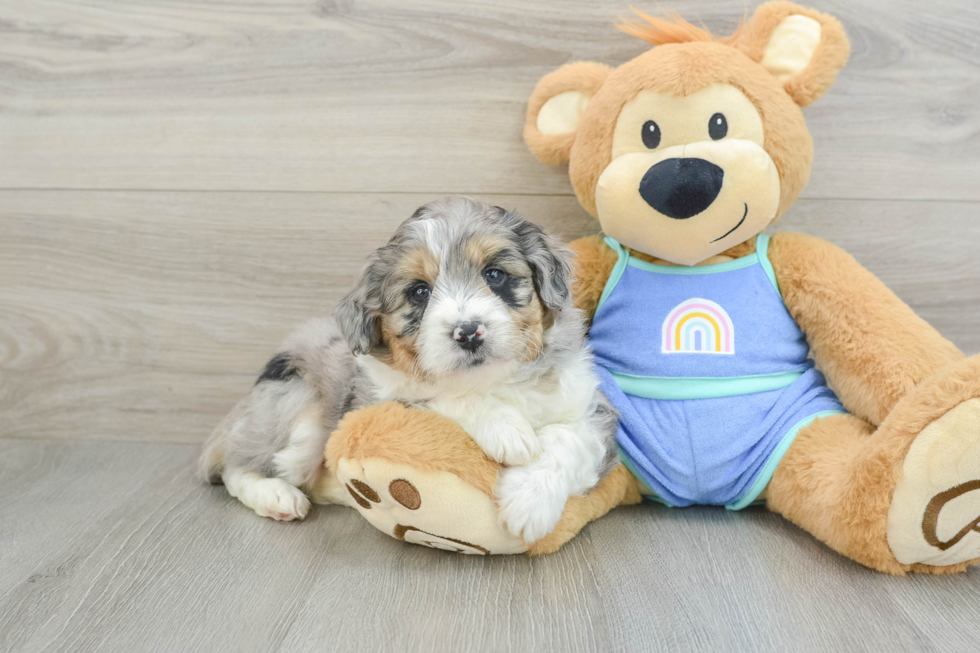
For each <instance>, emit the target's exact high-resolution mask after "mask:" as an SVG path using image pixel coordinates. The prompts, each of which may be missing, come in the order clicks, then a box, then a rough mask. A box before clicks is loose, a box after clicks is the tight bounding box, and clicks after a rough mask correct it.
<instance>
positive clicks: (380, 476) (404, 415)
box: [312, 403, 640, 555]
mask: <svg viewBox="0 0 980 653" xmlns="http://www.w3.org/2000/svg"><path fill="white" fill-rule="evenodd" d="M326 460H327V470H326V473H325V474H324V475H323V476H322V478H321V480H320V481H319V482H318V483H317V487H316V488H314V491H313V492H312V494H313V496H314V500H320V499H322V500H324V501H328V502H331V503H344V504H345V505H349V506H351V507H353V508H355V509H356V510H358V512H360V513H361V515H362V516H363V517H364V518H365V519H366V520H367V521H368V522H370V523H371V524H372V525H373V526H374V527H375V528H378V529H379V530H381V531H382V532H384V533H387V534H388V535H390V536H392V537H394V538H396V539H399V540H403V541H405V542H411V543H414V544H422V545H425V546H430V547H434V548H440V549H448V550H451V551H458V552H460V553H470V554H478V555H486V554H490V553H524V552H527V553H531V554H540V553H551V552H552V551H555V550H557V549H558V548H559V547H560V546H561V545H562V544H564V543H565V542H567V541H568V540H569V539H571V538H572V537H573V536H574V535H575V534H576V533H578V531H579V530H580V529H581V528H582V527H583V526H584V525H585V524H586V523H588V522H589V521H591V520H593V519H597V518H599V517H601V516H602V515H604V514H605V513H606V512H608V511H609V509H610V508H613V507H614V506H616V505H619V504H620V503H635V502H637V501H639V500H640V497H639V493H638V492H637V489H636V481H635V479H634V478H633V476H632V475H630V474H629V473H628V472H627V471H626V470H625V469H624V468H622V467H617V468H616V469H615V470H614V471H613V472H612V473H611V474H610V475H609V476H607V477H606V478H605V479H603V481H602V482H601V483H600V484H599V485H598V486H597V487H596V488H595V489H593V490H592V491H591V492H590V493H589V494H588V495H586V496H584V497H573V498H572V499H571V500H569V501H568V503H567V504H566V506H565V512H564V513H563V514H562V518H561V520H560V521H559V522H558V526H557V527H556V528H555V530H554V531H553V532H552V533H551V534H549V535H547V536H546V537H544V538H543V539H541V540H538V541H537V542H534V543H532V544H531V545H528V544H527V543H526V542H524V541H523V540H522V539H520V538H517V537H514V536H513V535H511V534H510V533H509V532H508V531H507V529H505V528H504V527H503V526H501V525H500V520H499V519H498V515H497V506H496V503H495V501H494V496H493V494H494V487H495V485H496V481H497V471H498V465H497V463H495V462H494V461H492V460H490V459H489V458H487V456H486V455H485V454H484V453H483V451H482V450H481V449H480V447H479V446H477V444H476V443H475V442H474V441H473V439H472V438H470V437H469V436H468V435H467V434H466V432H465V431H463V429H462V428H460V426H459V425H458V424H456V423H455V422H453V421H451V420H449V419H447V418H445V417H442V416H440V415H438V414H436V413H431V412H425V411H419V410H411V409H408V408H405V407H404V406H401V405H400V404H397V403H388V404H381V405H378V406H371V407H369V408H363V409H361V410H357V411H354V412H352V413H350V414H348V415H347V416H346V417H345V418H344V419H343V420H342V421H341V423H340V425H339V426H338V428H337V430H336V431H335V432H334V433H333V434H332V435H331V436H330V441H329V442H328V443H327V452H326Z"/></svg>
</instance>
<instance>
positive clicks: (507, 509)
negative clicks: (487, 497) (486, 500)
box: [495, 467, 568, 544]
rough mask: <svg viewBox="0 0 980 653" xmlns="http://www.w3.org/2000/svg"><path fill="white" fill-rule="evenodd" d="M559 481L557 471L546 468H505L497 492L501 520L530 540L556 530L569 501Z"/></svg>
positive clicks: (529, 541) (513, 533)
mask: <svg viewBox="0 0 980 653" xmlns="http://www.w3.org/2000/svg"><path fill="white" fill-rule="evenodd" d="M557 485H560V483H557V482H556V481H555V479H554V478H553V472H550V471H548V470H546V469H535V468H531V467H511V468H509V469H503V470H501V471H500V478H499V479H498V480H497V488H496V492H495V493H496V498H497V506H498V507H499V510H500V512H499V518H500V522H501V524H503V525H504V527H505V528H506V529H507V530H508V531H510V533H511V534H512V535H515V536H516V537H523V538H524V541H525V542H527V543H529V544H530V543H531V542H534V541H536V540H540V539H541V538H542V537H544V536H545V535H547V534H548V533H550V532H551V531H553V530H555V526H556V525H557V524H558V520H559V519H561V515H562V512H563V511H564V510H565V502H566V501H568V495H567V494H565V493H564V492H561V491H559V490H557V489H556V486H557Z"/></svg>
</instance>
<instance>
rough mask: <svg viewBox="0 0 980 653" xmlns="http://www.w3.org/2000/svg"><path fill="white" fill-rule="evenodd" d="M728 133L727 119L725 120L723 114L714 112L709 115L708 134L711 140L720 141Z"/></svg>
mask: <svg viewBox="0 0 980 653" xmlns="http://www.w3.org/2000/svg"><path fill="white" fill-rule="evenodd" d="M727 134H728V121H727V120H725V114H723V113H716V114H715V115H713V116H711V119H710V120H708V136H710V137H711V140H713V141H720V140H721V139H723V138H725V136H726V135H727Z"/></svg>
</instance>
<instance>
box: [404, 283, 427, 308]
mask: <svg viewBox="0 0 980 653" xmlns="http://www.w3.org/2000/svg"><path fill="white" fill-rule="evenodd" d="M431 294H432V289H431V288H429V284H427V283H426V282H424V281H419V282H418V283H416V284H415V285H413V286H412V287H411V288H409V289H408V301H410V302H412V303H413V304H424V303H426V302H427V301H429V296H430V295H431Z"/></svg>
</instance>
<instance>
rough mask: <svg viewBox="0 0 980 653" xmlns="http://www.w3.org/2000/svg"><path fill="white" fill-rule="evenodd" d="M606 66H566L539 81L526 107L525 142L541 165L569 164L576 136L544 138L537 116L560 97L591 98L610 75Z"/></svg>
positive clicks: (592, 64) (588, 64)
mask: <svg viewBox="0 0 980 653" xmlns="http://www.w3.org/2000/svg"><path fill="white" fill-rule="evenodd" d="M609 70H610V68H609V66H604V65H603V64H600V63H593V62H591V61H583V62H579V63H573V64H568V65H567V66H563V67H561V68H559V69H558V70H556V71H555V72H553V73H549V74H547V75H545V76H544V77H542V78H541V81H539V82H538V85H537V87H535V89H534V94H533V95H532V96H531V101H530V102H529V103H528V107H527V122H526V123H525V124H524V142H525V143H527V146H528V148H530V150H531V152H533V153H534V156H536V157H537V158H538V160H539V161H541V162H542V163H546V164H548V165H555V164H558V163H563V162H565V161H568V154H569V152H570V151H571V149H572V143H573V142H574V141H575V133H574V132H572V133H568V134H556V135H545V134H542V133H541V132H540V131H538V112H540V111H541V107H543V106H544V103H545V102H546V101H548V99H549V98H552V97H554V96H556V95H558V94H559V93H564V92H565V91H579V92H581V93H582V94H584V95H586V96H588V97H591V96H592V95H593V94H594V93H595V91H596V90H597V89H598V88H599V87H600V86H601V85H602V82H603V81H604V80H605V79H606V75H608V74H609Z"/></svg>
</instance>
